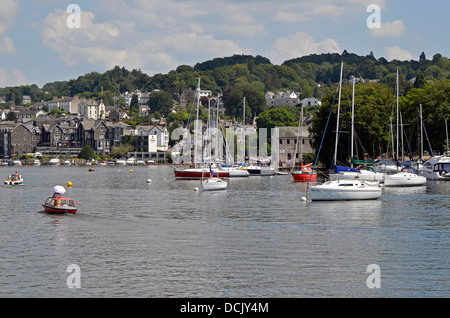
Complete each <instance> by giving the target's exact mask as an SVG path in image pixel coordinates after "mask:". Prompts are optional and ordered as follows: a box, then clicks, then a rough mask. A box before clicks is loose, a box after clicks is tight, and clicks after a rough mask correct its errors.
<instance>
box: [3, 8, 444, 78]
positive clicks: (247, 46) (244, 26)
mask: <svg viewBox="0 0 450 318" xmlns="http://www.w3.org/2000/svg"><path fill="white" fill-rule="evenodd" d="M449 9H450V1H448V0H429V1H424V0H313V1H310V0H295V1H294V0H278V1H276V0H193V1H190V0H129V1H124V0H98V1H94V0H89V1H87V0H86V1H85V0H69V1H63V0H41V1H39V0H38V1H32V0H0V87H7V86H16V85H31V84H37V85H38V86H39V87H42V86H43V85H44V84H46V83H49V82H54V81H67V80H70V79H76V78H78V77H79V76H82V75H84V74H87V73H90V72H99V73H104V72H105V71H107V70H110V69H112V68H114V66H116V65H119V66H120V67H125V68H126V69H128V70H133V69H140V70H142V71H143V72H145V73H147V74H148V75H150V76H153V75H154V74H156V73H162V74H166V73H168V72H169V71H171V70H174V69H176V68H177V67H178V66H180V65H191V66H194V65H195V64H196V63H201V62H204V61H207V60H211V59H213V58H216V57H226V56H232V55H234V54H249V55H253V56H256V55H261V56H264V57H266V58H269V59H270V61H271V62H272V63H273V64H276V65H280V64H282V63H283V62H284V61H286V60H289V59H292V58H297V57H301V56H305V55H310V54H321V53H342V52H343V51H344V50H347V51H348V52H350V53H356V54H358V55H363V56H365V55H368V54H369V53H370V52H371V51H372V52H373V54H374V56H375V58H380V57H384V58H386V59H387V60H388V61H391V60H393V59H398V60H411V59H413V60H418V59H419V56H420V54H421V53H422V52H424V53H425V55H426V57H427V59H431V58H432V57H433V55H434V54H436V53H440V54H442V55H443V56H445V57H449V49H450V41H449V35H448V34H449V33H448V32H449V30H450V22H449V21H450V19H448V17H447V15H448V12H449V11H450V10H449Z"/></svg>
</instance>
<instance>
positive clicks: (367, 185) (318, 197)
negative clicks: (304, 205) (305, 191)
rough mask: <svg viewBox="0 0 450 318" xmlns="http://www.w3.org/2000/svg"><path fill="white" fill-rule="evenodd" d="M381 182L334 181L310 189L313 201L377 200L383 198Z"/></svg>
mask: <svg viewBox="0 0 450 318" xmlns="http://www.w3.org/2000/svg"><path fill="white" fill-rule="evenodd" d="M381 193H382V188H381V187H380V186H379V182H368V181H360V180H334V181H327V182H325V183H324V184H321V185H315V186H312V187H311V188H310V194H311V200H312V201H339V200H375V199H378V198H380V197H381Z"/></svg>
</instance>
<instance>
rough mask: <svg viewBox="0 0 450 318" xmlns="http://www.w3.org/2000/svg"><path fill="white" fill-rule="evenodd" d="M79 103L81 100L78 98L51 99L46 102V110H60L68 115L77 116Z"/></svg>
mask: <svg viewBox="0 0 450 318" xmlns="http://www.w3.org/2000/svg"><path fill="white" fill-rule="evenodd" d="M80 103H81V99H80V98H79V97H78V96H74V97H67V96H63V97H61V98H57V97H53V100H51V101H49V102H48V110H50V111H51V110H53V109H61V110H63V111H65V112H67V113H69V114H78V112H79V105H80Z"/></svg>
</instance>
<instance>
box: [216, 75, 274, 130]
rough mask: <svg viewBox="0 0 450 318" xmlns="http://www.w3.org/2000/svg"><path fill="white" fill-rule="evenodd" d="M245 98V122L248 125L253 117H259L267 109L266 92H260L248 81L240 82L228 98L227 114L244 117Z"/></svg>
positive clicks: (225, 104) (226, 101)
mask: <svg viewBox="0 0 450 318" xmlns="http://www.w3.org/2000/svg"><path fill="white" fill-rule="evenodd" d="M224 97H225V93H224ZM244 97H245V106H246V107H245V121H246V122H247V123H248V122H249V121H251V120H252V118H253V116H258V115H259V114H260V113H261V112H263V111H264V110H265V108H266V98H265V96H264V92H263V91H261V90H259V89H258V88H257V87H255V86H253V85H252V84H250V83H249V82H247V81H240V82H239V83H237V84H236V86H235V87H234V88H233V89H232V91H231V93H230V95H229V96H228V97H227V98H226V100H225V103H224V106H225V114H226V115H229V116H235V117H237V118H241V119H242V117H243V106H244Z"/></svg>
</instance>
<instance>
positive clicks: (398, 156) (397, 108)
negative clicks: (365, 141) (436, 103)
mask: <svg viewBox="0 0 450 318" xmlns="http://www.w3.org/2000/svg"><path fill="white" fill-rule="evenodd" d="M398 111H399V109H398V70H397V148H396V149H397V152H396V154H395V155H396V159H397V161H398V157H399V156H398V148H399V147H398V145H399V142H398V123H399V113H398Z"/></svg>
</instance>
